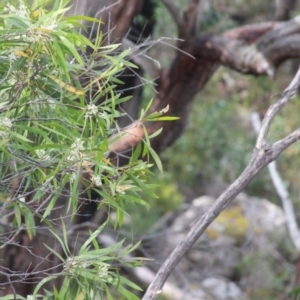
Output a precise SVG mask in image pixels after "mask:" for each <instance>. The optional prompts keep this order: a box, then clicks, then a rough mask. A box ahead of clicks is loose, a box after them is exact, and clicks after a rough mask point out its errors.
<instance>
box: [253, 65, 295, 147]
mask: <svg viewBox="0 0 300 300" xmlns="http://www.w3.org/2000/svg"><path fill="white" fill-rule="evenodd" d="M299 86H300V69H299V70H298V72H297V74H296V76H295V77H294V79H293V80H292V82H291V83H290V84H289V86H288V87H287V88H286V89H285V91H284V92H283V95H282V97H281V98H280V99H279V101H277V102H276V103H274V104H273V105H271V106H270V108H269V109H268V111H267V113H266V115H265V117H264V120H263V122H262V126H261V130H260V132H259V135H258V138H257V142H256V148H258V149H265V150H267V141H266V137H267V134H268V132H269V128H270V125H271V122H272V120H273V118H274V117H275V115H276V114H277V113H278V112H279V111H280V110H281V109H282V107H283V106H284V105H285V104H286V103H287V102H288V101H290V100H291V99H292V98H293V97H294V96H295V95H296V93H297V91H298V89H299Z"/></svg>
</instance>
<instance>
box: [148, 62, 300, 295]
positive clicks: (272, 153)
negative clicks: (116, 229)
mask: <svg viewBox="0 0 300 300" xmlns="http://www.w3.org/2000/svg"><path fill="white" fill-rule="evenodd" d="M299 87H300V68H299V70H298V72H297V74H296V76H295V78H294V79H293V81H292V82H291V84H290V85H289V86H288V88H287V89H286V90H285V91H284V93H283V96H282V98H281V99H279V100H278V103H283V104H282V105H285V104H286V103H287V102H288V101H290V100H291V99H292V97H293V96H294V95H295V92H294V91H295V90H296V89H298V88H299ZM278 106H279V107H282V106H281V105H280V104H278ZM273 110H274V111H275V112H276V111H277V112H278V109H277V106H274V105H273V106H271V107H270V108H269V113H268V114H267V116H266V119H265V120H264V122H263V124H265V125H263V126H262V128H261V130H260V134H259V137H258V139H257V143H256V147H255V148H254V151H253V154H252V158H251V160H250V162H249V163H248V165H247V167H246V168H245V170H244V171H243V172H242V174H241V175H240V176H239V177H238V178H237V179H236V180H235V181H234V182H233V183H232V184H231V185H230V186H229V188H228V189H227V190H226V191H225V192H223V193H222V194H221V195H220V197H219V198H218V199H217V201H216V202H215V203H214V204H213V205H212V206H211V207H210V208H209V210H208V211H207V212H206V213H205V214H204V215H203V216H202V217H200V218H199V219H198V220H197V221H196V222H195V224H194V225H193V226H192V228H191V230H190V231H189V233H188V234H187V236H186V237H185V238H184V239H183V240H182V242H181V243H180V244H179V245H177V246H176V248H175V249H174V250H173V252H172V253H171V254H170V256H169V257H168V258H167V260H166V261H165V262H164V264H163V265H162V266H161V268H160V269H159V271H158V273H157V274H156V277H155V279H154V281H153V282H152V283H151V285H150V286H149V288H148V290H147V292H146V294H145V295H144V297H143V300H153V299H157V297H158V294H159V293H160V292H161V289H162V287H163V285H164V283H165V282H166V280H167V278H168V277H169V275H170V274H171V272H172V271H173V270H174V268H175V267H176V265H177V264H178V262H179V261H180V259H181V258H182V257H183V256H184V255H185V253H186V252H187V251H188V250H189V249H190V248H191V247H192V246H193V244H194V243H195V242H196V241H197V240H198V238H199V237H200V236H201V235H202V234H203V233H204V231H205V230H206V228H207V227H208V226H209V225H210V224H211V223H212V222H213V221H214V220H215V219H216V217H217V216H218V215H219V214H220V213H221V212H222V211H223V210H224V209H225V208H226V207H227V206H228V205H229V204H230V203H231V202H232V201H233V200H234V199H235V197H236V196H237V195H238V194H239V193H240V192H241V191H242V190H243V189H244V188H245V187H246V186H247V185H248V184H249V183H250V182H251V180H252V179H253V178H254V177H255V176H256V175H257V174H258V173H259V172H260V171H261V170H262V169H263V168H264V167H265V166H267V165H268V164H269V163H270V162H271V161H273V160H275V159H276V158H277V157H278V156H279V155H280V154H281V152H282V151H283V150H285V149H286V148H287V147H288V146H289V145H291V144H292V143H293V142H295V141H297V140H299V139H300V130H299V129H298V130H296V131H295V132H293V133H292V134H291V135H289V136H288V137H286V138H284V139H282V140H281V141H278V142H277V143H275V144H274V145H272V146H270V147H269V149H265V148H264V145H265V138H266V134H265V133H267V132H268V129H269V125H270V123H271V122H272V119H273V117H274V113H273V112H272V111H273ZM275 114H276V113H275ZM266 125H268V126H266ZM258 147H261V148H258Z"/></svg>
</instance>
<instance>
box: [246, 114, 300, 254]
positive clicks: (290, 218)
mask: <svg viewBox="0 0 300 300" xmlns="http://www.w3.org/2000/svg"><path fill="white" fill-rule="evenodd" d="M251 121H252V124H253V128H254V130H255V132H256V133H259V130H260V128H261V121H260V117H259V114H258V113H252V114H251ZM268 170H269V173H270V176H271V179H272V182H273V185H274V187H275V189H276V192H277V194H278V196H279V197H280V199H281V203H282V207H283V210H284V213H285V217H286V222H287V227H288V230H289V234H290V238H291V240H292V243H293V244H294V246H295V248H296V249H297V252H300V230H299V227H298V224H297V220H296V216H295V211H294V206H293V202H292V200H291V198H290V196H289V193H288V191H287V189H286V188H285V186H284V184H283V180H282V178H281V176H280V174H279V172H278V171H277V168H276V162H275V161H272V162H271V163H270V164H269V165H268Z"/></svg>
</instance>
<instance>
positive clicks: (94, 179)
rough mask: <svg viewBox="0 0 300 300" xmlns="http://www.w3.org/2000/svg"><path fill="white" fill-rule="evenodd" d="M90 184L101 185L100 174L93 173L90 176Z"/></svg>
mask: <svg viewBox="0 0 300 300" xmlns="http://www.w3.org/2000/svg"><path fill="white" fill-rule="evenodd" d="M91 180H92V184H94V185H95V186H101V185H102V180H101V176H100V175H93V176H92V178H91Z"/></svg>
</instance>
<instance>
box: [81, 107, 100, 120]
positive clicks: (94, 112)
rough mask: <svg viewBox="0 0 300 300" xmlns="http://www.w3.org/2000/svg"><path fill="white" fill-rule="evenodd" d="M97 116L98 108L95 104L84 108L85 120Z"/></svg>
mask: <svg viewBox="0 0 300 300" xmlns="http://www.w3.org/2000/svg"><path fill="white" fill-rule="evenodd" d="M97 114H98V107H97V106H96V105H95V104H93V103H92V104H88V105H87V106H86V112H85V116H84V117H85V118H88V117H91V116H95V115H97Z"/></svg>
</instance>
